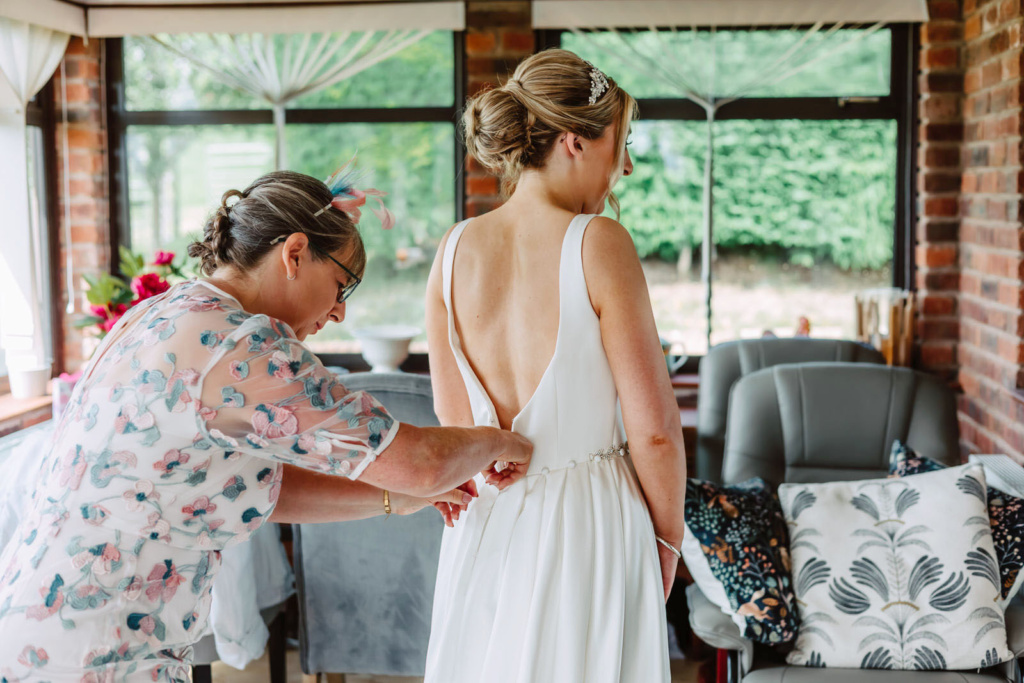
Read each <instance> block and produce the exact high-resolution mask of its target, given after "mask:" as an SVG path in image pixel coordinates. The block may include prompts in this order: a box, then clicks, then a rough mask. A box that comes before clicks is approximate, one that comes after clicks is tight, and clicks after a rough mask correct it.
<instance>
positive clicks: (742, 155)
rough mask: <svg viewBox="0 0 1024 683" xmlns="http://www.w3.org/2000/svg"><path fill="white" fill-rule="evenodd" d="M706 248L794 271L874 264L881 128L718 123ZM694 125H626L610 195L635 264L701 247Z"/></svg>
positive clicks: (886, 257)
mask: <svg viewBox="0 0 1024 683" xmlns="http://www.w3.org/2000/svg"><path fill="white" fill-rule="evenodd" d="M714 125H715V132H716V138H715V214H714V215H715V244H716V245H718V247H719V248H724V249H731V250H743V251H750V250H759V251H762V252H765V253H772V254H779V253H781V254H782V255H783V256H785V257H786V258H788V259H789V260H790V261H792V262H794V263H797V264H801V265H812V264H813V263H816V262H820V261H821V260H828V261H831V262H833V263H835V264H836V265H838V266H840V267H842V268H879V267H881V266H883V265H885V264H886V263H887V262H888V261H890V260H891V259H892V244H893V236H892V235H893V232H892V231H893V220H894V217H895V182H896V171H895V163H896V159H895V157H896V127H895V123H894V122H891V121H796V120H785V121H719V122H717V123H715V124H714ZM706 130H707V129H706V124H704V123H703V122H685V123H684V122H669V121H647V122H645V121H638V122H636V123H635V124H634V126H633V140H632V143H631V146H630V148H629V149H630V152H631V154H632V155H633V160H634V165H635V170H634V173H633V175H632V176H630V177H628V178H625V179H623V180H622V181H621V182H620V184H619V186H618V188H617V190H618V193H619V196H620V200H621V203H622V218H621V220H622V222H623V224H624V225H626V226H627V227H628V228H629V229H630V231H631V232H632V234H633V238H634V240H635V242H636V245H637V249H638V251H639V252H640V255H641V256H642V257H651V256H654V257H660V258H663V259H665V260H673V259H675V258H677V257H678V255H679V251H680V249H681V248H682V247H683V246H693V247H695V246H698V245H700V243H701V234H702V225H703V210H702V204H701V201H702V187H703V180H704V175H703V174H704V150H705V145H706V138H705V135H706Z"/></svg>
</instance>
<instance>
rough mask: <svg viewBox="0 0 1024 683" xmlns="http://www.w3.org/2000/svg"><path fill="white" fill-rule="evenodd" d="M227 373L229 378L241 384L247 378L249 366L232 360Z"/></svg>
mask: <svg viewBox="0 0 1024 683" xmlns="http://www.w3.org/2000/svg"><path fill="white" fill-rule="evenodd" d="M228 372H229V373H231V378H232V379H233V380H235V381H236V382H241V381H242V380H243V379H245V378H246V377H248V376H249V365H248V364H247V363H243V362H242V361H237V360H233V361H231V363H230V365H228Z"/></svg>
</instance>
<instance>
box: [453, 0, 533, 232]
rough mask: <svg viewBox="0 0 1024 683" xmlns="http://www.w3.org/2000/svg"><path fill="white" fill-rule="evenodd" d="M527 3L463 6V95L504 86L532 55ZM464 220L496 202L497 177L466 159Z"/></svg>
mask: <svg viewBox="0 0 1024 683" xmlns="http://www.w3.org/2000/svg"><path fill="white" fill-rule="evenodd" d="M533 51H534V38H533V24H532V14H531V10H530V3H529V2H528V1H527V0H507V1H505V0H502V1H499V2H494V1H484V0H470V1H469V2H467V3H466V74H467V75H466V80H467V82H466V94H467V95H474V94H476V93H478V92H480V91H481V90H483V89H484V88H489V87H493V86H496V85H500V84H502V83H504V82H505V81H506V80H507V79H508V78H509V76H511V75H512V72H513V71H515V68H516V65H517V64H518V63H519V62H520V61H521V60H522V59H524V58H525V57H528V56H530V55H531V54H533ZM465 168H466V171H465V182H466V217H467V218H472V217H473V216H479V215H480V214H482V213H487V212H488V211H490V210H491V209H494V208H495V207H497V206H498V204H499V203H500V198H499V187H498V186H499V184H498V180H497V178H495V177H494V176H492V175H491V174H489V173H488V172H487V171H486V170H485V169H484V168H483V166H481V165H480V164H478V163H477V162H476V160H475V159H473V158H472V157H471V156H467V157H466V167H465Z"/></svg>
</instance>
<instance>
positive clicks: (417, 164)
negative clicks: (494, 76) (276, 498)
mask: <svg viewBox="0 0 1024 683" xmlns="http://www.w3.org/2000/svg"><path fill="white" fill-rule="evenodd" d="M184 39H185V40H188V37H185V38H184ZM110 42H111V43H114V45H113V46H112V47H113V48H114V50H115V51H117V50H118V48H120V56H119V58H118V59H117V63H116V64H114V65H113V68H115V69H118V68H119V73H114V74H113V76H114V78H113V79H112V82H115V83H116V85H115V87H117V88H120V89H122V90H123V93H124V98H123V101H124V102H125V107H124V109H121V110H118V109H115V110H114V111H113V112H112V117H111V118H112V119H113V121H112V123H111V129H112V131H113V135H112V144H113V145H115V146H117V145H120V149H122V150H123V162H122V163H123V166H122V168H123V171H122V172H123V177H124V178H126V181H127V182H123V183H121V184H120V185H119V186H118V187H117V188H115V192H116V194H117V195H118V196H117V201H118V205H119V206H120V207H121V211H120V216H119V217H118V218H120V221H121V225H120V226H119V227H120V229H119V232H120V240H121V242H122V243H125V244H129V245H130V246H131V247H132V249H133V250H135V251H138V252H142V253H144V254H146V255H147V256H148V255H150V254H152V253H153V252H154V251H155V250H156V249H157V248H160V249H165V250H167V249H170V250H173V251H175V252H176V253H179V254H180V253H182V252H184V250H185V248H186V247H187V245H188V243H189V242H190V241H191V240H192V239H193V238H194V237H195V236H196V235H198V234H200V233H201V231H202V226H203V224H204V222H205V220H206V218H207V215H208V214H209V212H211V211H212V210H213V209H214V208H215V207H216V206H217V205H218V204H219V202H220V197H221V195H222V194H223V192H224V191H225V190H228V189H231V188H236V189H242V188H244V187H245V186H246V185H248V184H249V183H250V182H251V181H253V180H254V179H255V178H256V177H258V176H259V175H261V174H263V173H266V172H268V171H271V170H273V167H274V144H275V142H274V128H273V125H272V115H271V111H270V109H269V107H268V105H266V104H264V103H262V102H260V101H258V100H256V99H254V98H252V97H251V96H248V95H244V94H242V93H239V92H236V91H234V90H232V89H230V88H229V87H227V86H225V85H222V84H220V83H218V82H217V81H215V80H214V79H213V78H212V77H211V76H210V75H209V74H208V73H206V72H205V71H203V70H201V69H198V68H196V67H194V66H192V65H191V64H190V63H189V62H188V61H187V60H185V59H183V58H180V57H177V56H175V55H173V54H171V53H170V52H169V51H167V50H166V49H164V48H163V47H161V46H159V45H157V44H155V43H153V42H151V41H149V40H146V39H137V38H125V39H123V40H122V41H110ZM457 45H458V49H460V50H461V42H460V41H457V40H456V35H455V34H453V33H452V32H450V31H436V32H433V33H431V34H429V35H428V36H426V37H425V38H423V39H422V40H420V41H419V42H416V43H414V44H412V45H411V46H409V47H407V48H405V49H404V50H402V51H400V52H399V53H397V54H396V55H394V56H393V57H390V58H389V59H386V60H384V61H382V62H380V63H378V64H376V65H374V66H373V67H371V68H369V69H367V70H366V71H363V72H361V73H359V74H357V75H355V76H354V77H352V78H350V79H348V80H345V81H341V82H339V83H337V84H335V85H333V86H330V87H328V88H326V89H324V90H322V91H319V92H315V93H312V94H309V95H305V96H303V97H301V98H299V99H298V100H296V101H295V102H294V103H293V104H292V105H290V108H289V109H288V111H287V126H286V133H285V139H286V142H287V148H288V164H287V166H288V167H289V168H291V169H293V170H296V171H300V172H303V173H307V174H309V175H312V176H314V177H318V178H326V177H327V176H328V175H330V174H331V172H332V171H333V170H334V169H335V168H337V167H338V166H339V165H341V164H342V163H344V162H345V161H346V160H347V159H348V158H349V157H350V156H351V155H352V154H354V153H356V152H358V154H359V166H360V168H362V169H365V170H366V171H367V173H366V176H365V178H366V182H367V183H368V184H370V185H372V186H373V187H377V188H379V189H381V190H383V191H385V192H387V193H388V197H387V198H386V203H387V206H388V208H390V209H391V210H392V211H393V212H394V214H395V216H396V218H397V227H396V228H395V229H394V230H391V231H383V230H381V229H380V227H379V224H378V223H377V222H376V219H375V218H374V217H373V215H372V214H370V213H369V212H365V213H364V218H363V221H362V223H361V225H360V228H361V232H362V234H363V240H364V242H365V244H366V248H367V252H368V257H369V259H368V264H367V272H366V276H365V278H364V284H363V285H362V287H360V289H359V291H358V292H357V294H356V295H355V296H353V297H352V298H351V299H350V300H349V303H348V307H347V319H346V321H345V323H344V324H342V325H335V324H329V325H328V326H327V327H326V328H325V329H324V330H323V331H321V332H320V333H319V334H317V335H316V336H314V337H311V338H310V339H309V340H308V342H309V345H310V346H311V347H312V348H313V349H314V350H316V351H317V352H319V353H321V354H338V353H352V352H356V351H357V350H358V342H355V341H354V340H353V337H352V335H351V332H352V330H354V329H357V328H359V327H363V326H367V325H374V324H382V323H402V324H411V325H415V326H417V327H420V328H421V329H422V328H423V326H424V310H423V298H424V292H425V290H426V280H427V275H428V274H429V270H430V265H431V263H432V261H433V257H434V253H435V251H436V249H437V245H438V243H439V241H440V239H441V237H442V236H443V235H444V233H445V231H446V230H447V229H448V228H449V227H451V225H452V224H453V223H454V222H455V221H456V219H457V218H458V216H459V215H460V214H461V211H460V207H459V204H460V201H459V200H458V196H457V195H459V194H460V193H459V192H458V190H457V187H456V182H457V176H458V167H459V166H461V159H462V156H463V152H462V151H461V145H460V142H459V140H458V137H457V136H456V134H455V121H456V112H457V107H456V105H457V100H458V99H459V97H457V93H458V92H460V91H461V86H460V85H459V84H460V82H461V79H460V78H459V75H458V73H457V69H456V63H457V61H459V60H457V59H456V46H457ZM196 49H201V45H200V44H199V43H197V45H196ZM457 160H458V161H459V162H460V163H459V164H458V165H457V163H456V161H457ZM425 338H426V337H425V335H421V337H420V338H419V339H418V340H417V341H416V342H414V345H413V350H414V351H416V350H420V351H422V350H425V348H426V346H425Z"/></svg>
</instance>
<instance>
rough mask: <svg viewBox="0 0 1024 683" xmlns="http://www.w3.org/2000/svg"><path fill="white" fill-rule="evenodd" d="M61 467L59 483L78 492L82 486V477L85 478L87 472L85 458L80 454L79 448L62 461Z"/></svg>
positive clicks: (70, 452) (67, 454)
mask: <svg viewBox="0 0 1024 683" xmlns="http://www.w3.org/2000/svg"><path fill="white" fill-rule="evenodd" d="M60 467H61V469H60V475H59V476H58V478H57V483H59V484H60V485H61V486H67V487H68V488H69V489H71V490H72V491H77V490H78V487H79V486H81V485H82V477H83V476H85V470H86V462H85V458H84V457H83V456H82V454H81V453H80V452H79V448H78V447H77V446H76V447H75V448H73V449H71V450H69V451H68V452H67V453H66V454H65V455H64V457H63V458H62V459H61V462H60Z"/></svg>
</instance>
